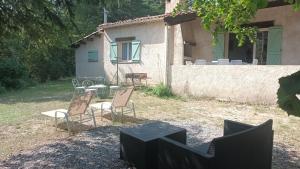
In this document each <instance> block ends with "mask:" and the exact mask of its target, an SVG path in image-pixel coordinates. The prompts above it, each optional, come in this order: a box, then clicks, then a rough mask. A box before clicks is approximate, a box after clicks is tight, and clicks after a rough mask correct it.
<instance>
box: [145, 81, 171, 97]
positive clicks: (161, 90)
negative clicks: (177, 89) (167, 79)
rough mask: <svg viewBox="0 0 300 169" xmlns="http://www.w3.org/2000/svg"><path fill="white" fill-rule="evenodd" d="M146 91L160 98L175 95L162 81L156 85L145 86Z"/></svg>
mask: <svg viewBox="0 0 300 169" xmlns="http://www.w3.org/2000/svg"><path fill="white" fill-rule="evenodd" d="M143 90H144V92H145V93H147V94H150V95H154V96H157V97H160V98H170V97H174V95H173V93H172V91H171V89H170V87H168V86H166V85H164V84H163V83H160V84H159V85H156V86H154V87H144V89H143Z"/></svg>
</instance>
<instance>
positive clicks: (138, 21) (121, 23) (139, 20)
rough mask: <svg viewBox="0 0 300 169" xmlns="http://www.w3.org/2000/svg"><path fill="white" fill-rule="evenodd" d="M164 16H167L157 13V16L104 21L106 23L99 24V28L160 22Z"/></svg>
mask: <svg viewBox="0 0 300 169" xmlns="http://www.w3.org/2000/svg"><path fill="white" fill-rule="evenodd" d="M164 17H165V14H162V15H155V16H146V17H140V18H135V19H128V20H123V21H117V22H112V23H104V24H101V25H99V26H98V29H108V28H115V27H122V26H129V25H135V24H144V23H151V22H159V21H163V20H164Z"/></svg>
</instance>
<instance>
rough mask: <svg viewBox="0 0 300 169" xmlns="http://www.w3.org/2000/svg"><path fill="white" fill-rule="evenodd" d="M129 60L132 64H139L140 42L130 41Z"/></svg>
mask: <svg viewBox="0 0 300 169" xmlns="http://www.w3.org/2000/svg"><path fill="white" fill-rule="evenodd" d="M131 44H132V48H131V50H132V51H131V58H132V61H133V62H139V61H140V60H141V41H137V40H135V41H132V42H131Z"/></svg>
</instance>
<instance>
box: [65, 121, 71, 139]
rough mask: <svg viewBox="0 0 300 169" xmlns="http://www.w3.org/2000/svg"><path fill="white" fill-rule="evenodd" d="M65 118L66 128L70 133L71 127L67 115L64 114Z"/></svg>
mask: <svg viewBox="0 0 300 169" xmlns="http://www.w3.org/2000/svg"><path fill="white" fill-rule="evenodd" d="M65 118H66V122H67V128H68V132H69V135H71V128H70V124H69V118H68V116H66V117H65Z"/></svg>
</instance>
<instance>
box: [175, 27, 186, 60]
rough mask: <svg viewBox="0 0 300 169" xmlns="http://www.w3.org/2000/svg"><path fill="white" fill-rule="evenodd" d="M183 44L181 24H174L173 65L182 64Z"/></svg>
mask: <svg viewBox="0 0 300 169" xmlns="http://www.w3.org/2000/svg"><path fill="white" fill-rule="evenodd" d="M183 59H184V44H183V36H182V30H181V25H176V26H174V65H183Z"/></svg>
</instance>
